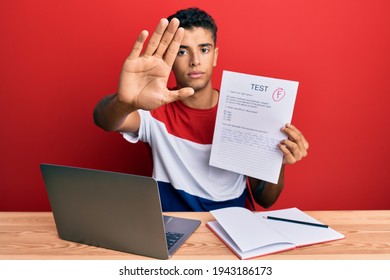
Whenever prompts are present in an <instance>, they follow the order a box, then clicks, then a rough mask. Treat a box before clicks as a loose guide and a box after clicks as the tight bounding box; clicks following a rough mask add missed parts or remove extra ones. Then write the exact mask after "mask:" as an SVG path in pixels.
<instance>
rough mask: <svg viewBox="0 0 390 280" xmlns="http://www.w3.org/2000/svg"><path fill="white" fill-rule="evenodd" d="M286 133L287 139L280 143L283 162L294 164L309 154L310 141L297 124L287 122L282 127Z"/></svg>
mask: <svg viewBox="0 0 390 280" xmlns="http://www.w3.org/2000/svg"><path fill="white" fill-rule="evenodd" d="M282 131H283V132H284V133H286V135H287V139H285V140H283V141H282V143H280V144H279V149H280V150H281V151H282V152H283V155H284V157H283V163H284V164H293V163H296V162H297V161H300V160H301V159H303V158H304V157H306V156H307V150H308V149H309V143H308V142H307V140H306V138H305V137H304V136H303V134H302V132H300V131H299V130H298V129H297V128H296V127H295V126H293V125H292V124H287V125H286V126H284V127H283V128H282Z"/></svg>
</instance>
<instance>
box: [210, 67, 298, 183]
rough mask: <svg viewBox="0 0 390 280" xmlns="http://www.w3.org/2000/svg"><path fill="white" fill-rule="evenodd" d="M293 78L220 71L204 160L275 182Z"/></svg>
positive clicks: (288, 118)
mask: <svg viewBox="0 0 390 280" xmlns="http://www.w3.org/2000/svg"><path fill="white" fill-rule="evenodd" d="M297 90H298V82H295V81H288V80H281V79H274V78H267V77H261V76H255V75H248V74H242V73H236V72H230V71H224V72H223V76H222V84H221V89H220V98H219V106H218V112H217V119H216V124H215V130H214V138H213V145H212V149H211V157H210V165H212V166H215V167H219V168H222V169H227V170H231V171H234V172H237V173H241V174H245V175H248V176H251V177H254V178H258V179H261V180H264V181H267V182H271V183H277V181H278V178H279V174H280V169H281V166H282V161H283V154H282V152H281V151H280V150H279V148H278V146H277V145H278V143H280V141H282V140H283V139H285V138H286V137H287V136H286V135H285V134H284V133H282V132H281V128H282V127H283V126H284V125H285V124H287V123H290V122H291V118H292V114H293V109H294V103H295V98H296V94H297Z"/></svg>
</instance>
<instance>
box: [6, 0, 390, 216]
mask: <svg viewBox="0 0 390 280" xmlns="http://www.w3.org/2000/svg"><path fill="white" fill-rule="evenodd" d="M135 3H137V4H135ZM189 6H199V7H200V8H203V9H205V10H207V11H209V12H210V13H211V14H212V15H213V16H214V18H215V20H216V22H217V24H218V26H219V34H218V42H217V44H218V46H219V48H220V57H219V65H218V66H217V68H216V69H215V76H214V80H215V81H214V86H215V87H219V85H220V78H221V73H222V70H231V71H240V72H244V73H248V74H255V75H262V76H269V77H276V78H283V79H290V80H296V81H299V82H300V86H299V92H298V98H297V102H296V109H295V112H294V116H293V123H294V124H296V125H297V126H298V127H299V128H300V129H301V130H302V131H304V133H305V135H306V137H307V138H308V140H309V142H310V144H311V147H310V150H309V157H308V158H307V159H305V160H304V161H302V162H300V163H299V164H297V165H294V166H288V167H287V170H286V188H285V190H284V192H283V194H282V196H281V197H280V199H279V201H278V202H277V203H276V204H275V206H274V207H273V208H281V207H291V206H297V207H299V208H301V209H303V210H315V209H319V210H321V209H390V191H389V182H390V172H389V170H388V168H387V165H388V162H389V159H390V148H389V147H390V145H389V144H388V135H389V133H388V132H387V130H388V129H389V118H388V111H389V109H388V104H389V101H390V97H389V96H390V91H389V83H388V81H389V78H390V51H389V50H390V19H389V17H388V12H389V11H390V2H389V1H387V0H371V1H368V0H344V1H340V0H329V1H309V0H307V1H305V0H294V1H289V0H241V1H235V2H234V1H229V2H226V1H203V0H197V1H182V0H171V1H137V2H135V1H130V0H115V1H96V0H95V1H92V0H91V1H80V0H66V1H65V0H57V1H50V0H35V1H27V0H25V1H23V0H13V1H11V0H9V1H1V3H0V38H1V44H0V79H1V81H0V94H1V99H0V123H1V130H0V139H1V140H0V141H1V142H0V210H1V211H10V210H16V211H18V210H23V211H27V210H31V211H42V210H49V209H50V208H49V203H48V200H47V197H46V192H45V189H44V185H43V180H42V178H41V175H40V170H39V164H40V163H41V162H46V163H56V164H65V165H75V166H81V167H89V168H97V169H106V170H113V171H120V172H129V173H136V174H141V175H150V174H151V161H150V159H149V156H148V152H147V149H146V148H145V146H144V145H143V144H136V145H131V144H128V143H127V142H125V141H124V140H122V137H121V136H120V135H119V134H116V133H107V132H104V131H102V130H100V129H99V128H97V127H95V126H94V124H93V121H92V111H93V108H94V106H95V104H96V102H97V101H98V100H99V99H100V98H102V97H103V96H104V95H106V94H109V93H113V92H115V91H116V88H117V82H118V76H119V72H120V70H121V65H122V62H123V60H124V59H125V57H126V56H127V55H128V53H129V51H130V49H131V47H132V44H133V41H134V40H135V38H136V37H137V35H138V33H139V32H140V31H141V30H142V29H149V30H152V29H153V28H154V26H155V25H156V23H157V22H158V20H159V19H160V18H161V17H164V16H167V15H170V14H171V13H173V12H174V11H176V10H178V9H181V8H184V7H189Z"/></svg>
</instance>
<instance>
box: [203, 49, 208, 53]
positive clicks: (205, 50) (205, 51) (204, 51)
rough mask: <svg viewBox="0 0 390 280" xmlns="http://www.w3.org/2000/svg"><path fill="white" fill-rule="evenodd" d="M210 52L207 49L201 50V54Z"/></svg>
mask: <svg viewBox="0 0 390 280" xmlns="http://www.w3.org/2000/svg"><path fill="white" fill-rule="evenodd" d="M208 52H210V50H209V49H208V48H202V53H208Z"/></svg>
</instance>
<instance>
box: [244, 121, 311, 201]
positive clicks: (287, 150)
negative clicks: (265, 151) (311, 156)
mask: <svg viewBox="0 0 390 280" xmlns="http://www.w3.org/2000/svg"><path fill="white" fill-rule="evenodd" d="M282 131H283V132H284V133H285V134H286V135H287V139H285V140H283V141H282V142H281V143H280V144H279V149H280V150H281V151H282V153H283V165H282V169H281V171H280V175H279V180H278V183H277V184H272V183H269V182H264V181H262V180H259V179H256V178H251V177H249V178H248V180H249V186H250V188H251V191H252V196H253V198H254V200H255V201H256V203H258V204H259V205H260V206H262V207H264V208H269V207H271V206H272V205H273V204H274V203H275V202H276V200H277V199H278V197H279V195H280V193H281V192H282V190H283V187H284V168H285V165H286V164H294V163H296V162H298V161H300V160H302V159H303V158H304V157H306V156H307V150H308V149H309V143H308V142H307V141H306V138H305V137H304V136H303V134H302V133H301V132H300V131H299V130H298V129H297V128H296V127H295V126H293V125H292V124H287V125H286V126H284V127H283V128H282Z"/></svg>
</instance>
